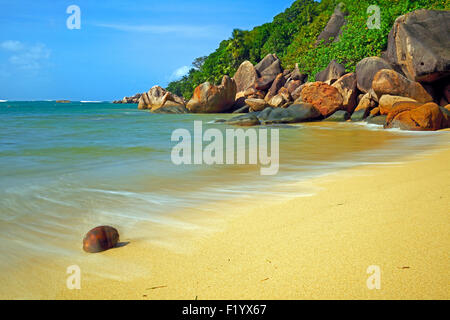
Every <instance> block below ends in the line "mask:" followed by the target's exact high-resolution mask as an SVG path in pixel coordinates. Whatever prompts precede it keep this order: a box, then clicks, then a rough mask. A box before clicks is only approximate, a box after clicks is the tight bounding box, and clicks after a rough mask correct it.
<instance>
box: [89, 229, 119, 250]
mask: <svg viewBox="0 0 450 320" xmlns="http://www.w3.org/2000/svg"><path fill="white" fill-rule="evenodd" d="M118 242H119V232H118V231H117V230H116V229H115V228H113V227H110V226H100V227H96V228H94V229H92V230H90V231H89V232H88V233H87V234H86V236H85V237H84V239H83V250H84V251H86V252H90V253H95V252H101V251H105V250H108V249H111V248H114V247H115V246H117V243H118Z"/></svg>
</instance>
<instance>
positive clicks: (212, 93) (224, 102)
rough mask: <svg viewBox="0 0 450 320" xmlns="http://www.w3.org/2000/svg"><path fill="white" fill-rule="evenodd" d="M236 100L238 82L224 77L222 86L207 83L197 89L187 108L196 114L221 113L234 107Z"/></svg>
mask: <svg viewBox="0 0 450 320" xmlns="http://www.w3.org/2000/svg"><path fill="white" fill-rule="evenodd" d="M235 98H236V82H235V81H234V80H233V79H231V78H230V77H228V76H224V77H223V79H222V83H221V85H220V86H215V85H212V84H210V83H209V82H205V83H203V84H201V85H199V86H198V87H197V88H195V90H194V95H193V96H192V99H191V100H190V101H189V102H188V104H187V108H188V110H189V111H191V112H194V113H221V112H225V111H228V110H229V109H230V108H231V107H232V106H233V105H234V103H235Z"/></svg>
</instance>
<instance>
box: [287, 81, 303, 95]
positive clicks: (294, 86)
mask: <svg viewBox="0 0 450 320" xmlns="http://www.w3.org/2000/svg"><path fill="white" fill-rule="evenodd" d="M302 84H303V82H302V80H289V81H288V82H287V83H286V84H285V85H284V86H285V88H286V89H287V90H288V91H289V93H290V94H292V93H293V92H294V91H295V90H296V89H297V88H298V87H300V86H301V85H302Z"/></svg>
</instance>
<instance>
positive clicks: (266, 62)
mask: <svg viewBox="0 0 450 320" xmlns="http://www.w3.org/2000/svg"><path fill="white" fill-rule="evenodd" d="M277 60H279V59H278V57H277V56H276V55H275V54H271V53H269V54H268V55H266V56H265V57H264V58H263V59H262V60H261V61H260V62H259V63H258V64H257V65H256V66H255V69H256V70H257V71H258V72H259V73H260V74H261V73H262V72H263V71H264V70H266V69H267V68H269V67H270V66H271V65H272V64H273V63H274V62H275V61H277ZM280 72H281V71H280ZM280 72H278V73H280ZM278 73H277V74H278Z"/></svg>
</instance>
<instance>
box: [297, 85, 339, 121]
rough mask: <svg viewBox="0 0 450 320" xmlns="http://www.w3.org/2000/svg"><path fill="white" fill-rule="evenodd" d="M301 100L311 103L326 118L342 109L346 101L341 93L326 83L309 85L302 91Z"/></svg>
mask: <svg viewBox="0 0 450 320" xmlns="http://www.w3.org/2000/svg"><path fill="white" fill-rule="evenodd" d="M300 99H301V100H302V101H303V102H307V103H311V104H312V105H313V106H315V107H316V108H317V109H319V111H320V113H321V114H322V115H323V116H324V117H328V116H330V115H332V114H333V113H335V112H336V111H337V110H340V109H341V108H342V105H343V102H344V99H343V98H342V95H341V94H340V93H339V91H338V90H337V89H336V88H335V87H332V86H330V85H328V84H326V83H324V82H312V83H307V84H305V86H304V87H303V89H302V92H301V97H300Z"/></svg>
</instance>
